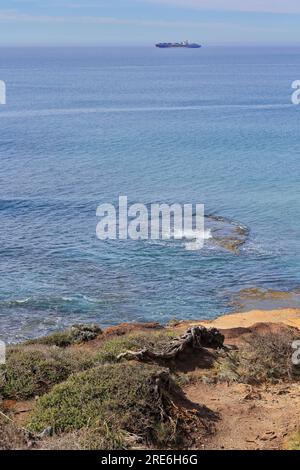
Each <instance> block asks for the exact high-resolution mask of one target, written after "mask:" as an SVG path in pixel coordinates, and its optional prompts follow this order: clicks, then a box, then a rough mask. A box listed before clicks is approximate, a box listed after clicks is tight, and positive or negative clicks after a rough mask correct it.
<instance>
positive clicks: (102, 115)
mask: <svg viewBox="0 0 300 470" xmlns="http://www.w3.org/2000/svg"><path fill="white" fill-rule="evenodd" d="M0 79H1V80H5V81H6V84H7V91H8V96H7V100H8V101H7V105H6V106H1V107H0V279H1V282H0V336H1V337H3V338H6V339H9V340H11V341H19V340H22V339H24V338H27V337H31V336H38V335H40V334H44V333H45V332H47V331H51V330H54V329H61V328H63V327H65V326H66V325H70V324H72V323H75V322H97V323H100V324H101V325H103V326H105V325H111V324H115V323H119V322H123V321H150V320H157V321H160V322H165V321H167V320H168V319H170V318H172V317H175V316H176V317H178V318H184V319H187V318H200V317H201V318H212V317H215V316H217V315H220V314H222V313H224V312H227V311H230V309H231V308H232V307H231V304H230V301H231V300H232V297H233V295H234V294H235V293H236V292H238V291H239V290H241V289H245V288H252V287H256V288H263V289H273V290H284V291H285V290H293V289H295V288H297V287H299V285H300V282H299V273H300V254H299V235H300V195H299V193H300V190H299V187H300V186H299V183H300V164H299V158H300V142H299V130H300V106H298V107H297V106H294V105H292V104H291V93H292V89H291V83H292V81H293V80H296V79H300V49H242V48H237V49H227V48H219V49H218V48H207V49H205V48H203V49H201V50H158V49H155V48H132V49H127V48H120V49H118V48H105V49H104V48H90V49H84V48H82V49H80V48H78V49H63V48H62V49H44V48H40V49H38V48H36V49H30V48H28V49H13V48H10V49H0ZM120 194H122V195H127V196H128V199H129V201H130V202H143V203H151V202H168V203H171V202H181V203H204V204H205V210H206V213H207V214H216V215H219V216H222V217H225V220H226V221H227V222H226V223H228V224H231V223H233V224H242V225H243V226H245V227H247V228H248V229H249V235H248V236H247V239H246V240H245V244H244V245H243V246H241V249H240V252H239V253H236V252H232V251H230V250H228V249H224V247H221V246H219V245H218V244H216V243H213V241H212V240H210V241H208V242H207V243H206V246H205V248H204V249H203V250H199V251H187V250H185V249H184V245H183V244H181V243H172V241H169V242H166V241H165V242H163V241H161V242H158V243H156V242H149V241H136V242H133V241H128V242H126V241H109V242H103V241H102V242H101V241H99V240H97V238H96V236H95V228H96V223H97V219H96V216H95V214H96V208H97V206H98V204H100V203H103V202H112V203H116V202H117V199H118V196H119V195H120Z"/></svg>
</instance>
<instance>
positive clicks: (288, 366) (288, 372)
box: [216, 328, 299, 384]
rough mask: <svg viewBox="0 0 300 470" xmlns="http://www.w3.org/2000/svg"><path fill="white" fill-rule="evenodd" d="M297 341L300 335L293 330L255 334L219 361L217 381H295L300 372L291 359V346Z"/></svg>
mask: <svg viewBox="0 0 300 470" xmlns="http://www.w3.org/2000/svg"><path fill="white" fill-rule="evenodd" d="M298 338H299V333H297V330H295V329H293V328H282V329H280V331H277V332H267V333H265V334H260V335H256V334H252V335H250V336H248V337H247V338H245V339H244V340H243V341H242V342H241V345H240V347H239V348H238V349H236V350H233V351H230V352H229V353H228V354H226V356H225V358H223V359H221V360H219V361H218V363H217V365H216V369H217V374H218V378H219V379H221V380H226V381H229V382H230V381H232V382H241V383H248V384H259V383H264V382H278V381H282V380H283V381H287V380H296V379H297V376H298V373H299V371H298V370H297V368H295V367H294V365H293V363H292V359H291V358H292V354H293V349H292V343H293V341H295V340H297V339H298Z"/></svg>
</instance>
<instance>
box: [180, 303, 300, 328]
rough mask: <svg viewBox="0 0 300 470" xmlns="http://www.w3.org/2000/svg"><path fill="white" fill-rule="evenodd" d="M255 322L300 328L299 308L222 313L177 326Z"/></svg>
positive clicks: (228, 325)
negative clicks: (213, 318)
mask: <svg viewBox="0 0 300 470" xmlns="http://www.w3.org/2000/svg"><path fill="white" fill-rule="evenodd" d="M255 323H283V324H284V325H288V326H293V327H295V328H298V329H299V330H300V309H299V308H285V309H279V310H252V311H250V312H241V313H232V314H229V315H223V316H221V317H219V318H216V319H215V320H199V321H193V322H180V324H178V325H177V327H178V328H180V327H182V326H185V327H186V326H187V325H203V326H206V327H208V328H212V327H215V328H220V329H227V328H248V327H251V326H253V325H254V324H255Z"/></svg>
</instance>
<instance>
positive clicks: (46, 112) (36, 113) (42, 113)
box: [0, 104, 293, 119]
mask: <svg viewBox="0 0 300 470" xmlns="http://www.w3.org/2000/svg"><path fill="white" fill-rule="evenodd" d="M291 107H293V104H253V105H252V104H220V105H217V104H216V105H214V104H212V105H199V106H152V107H146V106H145V107H137V108H100V107H99V108H65V109H63V108H62V109H58V108H53V109H37V110H23V111H6V112H1V113H0V119H1V118H26V117H47V116H60V115H62V116H64V115H75V114H106V113H107V114H111V113H146V112H175V111H176V112H177V111H201V110H208V109H249V110H252V109H253V110H255V109H284V108H291Z"/></svg>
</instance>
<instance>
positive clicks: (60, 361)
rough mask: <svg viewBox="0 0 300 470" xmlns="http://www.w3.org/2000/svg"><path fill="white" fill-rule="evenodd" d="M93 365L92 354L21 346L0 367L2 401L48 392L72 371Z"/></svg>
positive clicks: (9, 352) (13, 350)
mask: <svg viewBox="0 0 300 470" xmlns="http://www.w3.org/2000/svg"><path fill="white" fill-rule="evenodd" d="M93 364H94V358H93V356H92V355H91V354H89V353H86V352H83V351H79V350H78V351H77V350H61V349H59V348H57V347H48V346H26V347H25V346H21V347H13V348H10V349H9V350H8V354H7V361H6V365H5V366H2V370H1V372H2V373H1V380H0V395H2V396H3V397H4V398H14V399H29V398H32V397H34V396H35V395H40V394H42V393H45V392H47V391H48V390H49V389H50V388H51V387H52V386H53V385H54V384H57V383H59V382H62V381H63V380H65V379H66V378H67V377H68V376H69V375H70V374H71V373H72V372H77V371H82V370H85V369H87V368H89V367H92V366H93Z"/></svg>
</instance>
